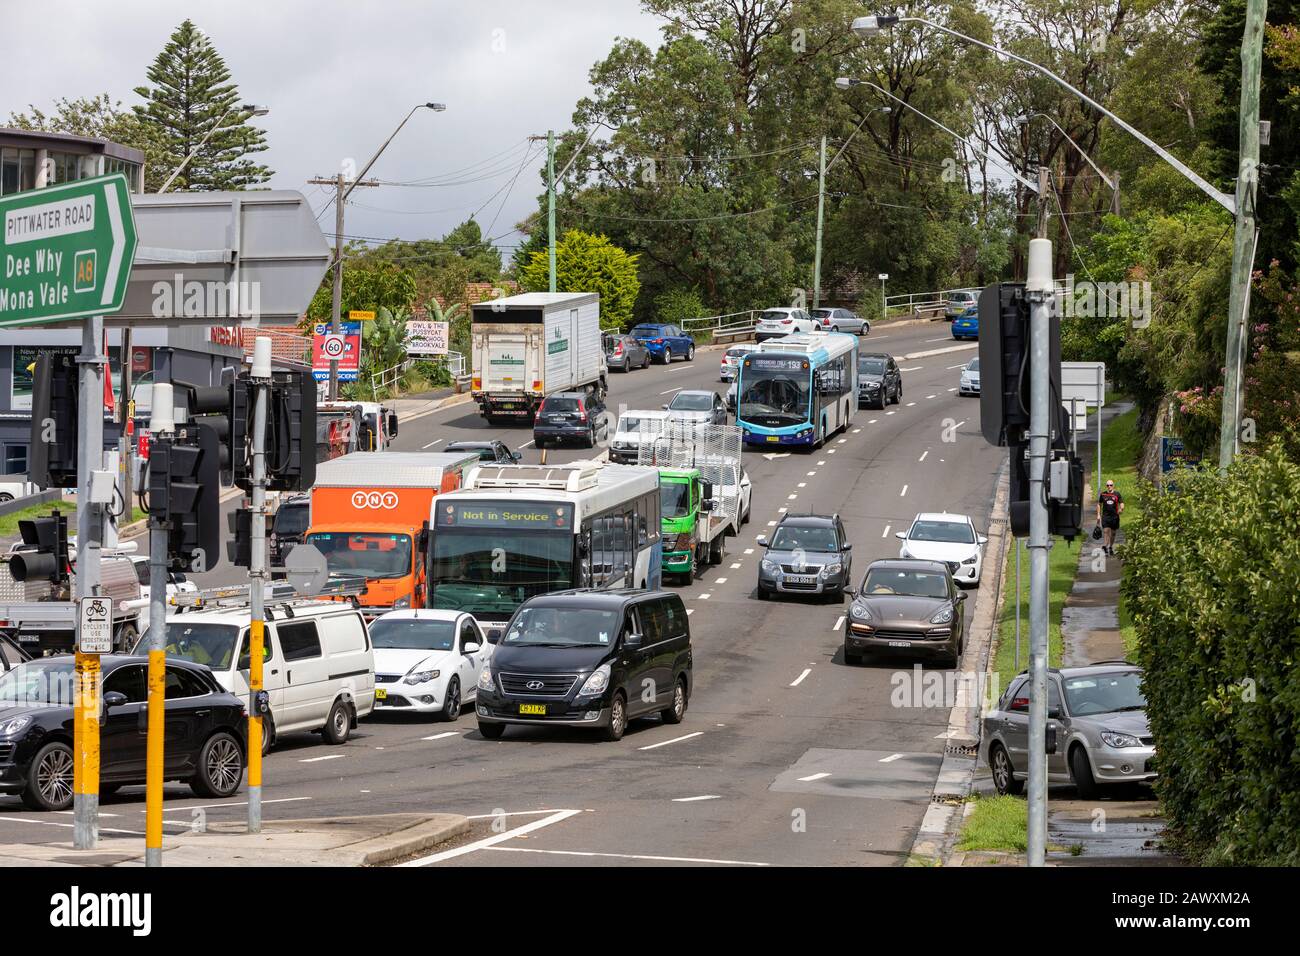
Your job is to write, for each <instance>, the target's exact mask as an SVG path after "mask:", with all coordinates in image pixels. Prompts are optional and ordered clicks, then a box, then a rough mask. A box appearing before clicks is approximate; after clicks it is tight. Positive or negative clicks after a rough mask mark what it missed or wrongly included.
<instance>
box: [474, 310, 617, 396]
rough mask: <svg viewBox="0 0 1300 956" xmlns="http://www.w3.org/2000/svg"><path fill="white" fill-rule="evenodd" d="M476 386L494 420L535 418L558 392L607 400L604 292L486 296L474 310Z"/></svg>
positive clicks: (475, 393) (477, 393)
mask: <svg viewBox="0 0 1300 956" xmlns="http://www.w3.org/2000/svg"><path fill="white" fill-rule="evenodd" d="M470 339H471V351H472V353H473V354H472V361H471V368H472V370H473V371H472V375H471V384H470V391H471V394H472V395H473V397H474V401H475V402H477V403H478V407H479V413H480V414H481V415H482V416H483V417H484V418H485V419H487V420H488V421H489V422H496V421H508V420H516V421H518V420H526V421H530V422H531V421H532V420H533V418H534V417H535V415H536V413H537V408H538V406H540V405H541V404H542V399H544V398H546V396H548V395H553V394H554V393H556V392H570V391H595V392H598V394H599V395H600V396H601V398H604V396H605V392H606V389H607V380H608V374H609V373H608V369H607V366H606V364H605V350H604V349H603V348H602V347H601V342H600V295H599V294H597V293H595V292H525V293H523V294H521V295H512V296H506V297H504V298H501V299H492V300H490V301H488V302H479V303H477V304H476V305H474V307H473V309H472V312H471V316H470Z"/></svg>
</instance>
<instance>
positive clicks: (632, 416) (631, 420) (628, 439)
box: [609, 409, 670, 465]
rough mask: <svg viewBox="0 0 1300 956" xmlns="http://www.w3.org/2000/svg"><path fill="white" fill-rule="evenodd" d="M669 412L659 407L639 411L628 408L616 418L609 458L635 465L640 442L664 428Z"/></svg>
mask: <svg viewBox="0 0 1300 956" xmlns="http://www.w3.org/2000/svg"><path fill="white" fill-rule="evenodd" d="M669 417H670V416H669V413H668V412H665V411H663V410H661V409H654V410H653V411H639V410H637V409H629V410H628V411H625V412H623V414H622V415H620V416H619V419H618V427H617V428H615V429H614V438H613V440H612V441H611V442H610V443H609V460H610V461H612V462H617V463H619V464H624V465H635V464H636V463H637V459H638V458H639V457H640V449H641V444H642V442H644V441H646V440H647V439H649V438H650V437H652V436H654V435H658V434H659V433H660V432H662V431H663V430H664V423H665V422H666V421H668V419H669Z"/></svg>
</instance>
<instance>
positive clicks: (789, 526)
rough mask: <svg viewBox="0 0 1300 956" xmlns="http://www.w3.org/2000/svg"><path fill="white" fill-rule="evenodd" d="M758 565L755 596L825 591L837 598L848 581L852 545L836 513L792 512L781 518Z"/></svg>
mask: <svg viewBox="0 0 1300 956" xmlns="http://www.w3.org/2000/svg"><path fill="white" fill-rule="evenodd" d="M758 543H759V545H760V546H761V547H763V548H766V549H767V553H766V554H764V555H763V559H762V560H761V561H760V562H759V565H758V599H759V600H760V601H764V600H766V599H767V598H768V597H770V596H771V595H773V594H817V595H822V594H828V595H830V596H831V597H832V598H834V599H835V600H837V601H838V600H841V599H842V598H843V595H844V589H845V588H846V587H848V584H849V581H850V580H851V572H852V566H853V555H852V554H851V553H850V552H851V551H852V550H853V545H851V544H850V543H849V541H848V536H847V535H846V534H845V532H844V523H843V522H842V521H840V516H839V515H837V514H833V515H792V514H787V515H785V516H784V517H782V518H781V522H780V524H778V525H777V526H776V530H775V531H773V532H772V540H770V541H769V540H768V539H767V535H763V534H760V535H759V536H758Z"/></svg>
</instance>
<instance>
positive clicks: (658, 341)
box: [650, 339, 664, 345]
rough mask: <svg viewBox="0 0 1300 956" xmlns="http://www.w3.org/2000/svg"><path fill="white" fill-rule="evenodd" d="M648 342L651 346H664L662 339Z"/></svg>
mask: <svg viewBox="0 0 1300 956" xmlns="http://www.w3.org/2000/svg"><path fill="white" fill-rule="evenodd" d="M650 341H651V342H652V343H653V344H655V345H663V344H664V340H663V339H651V340H650Z"/></svg>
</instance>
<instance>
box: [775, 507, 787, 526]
mask: <svg viewBox="0 0 1300 956" xmlns="http://www.w3.org/2000/svg"><path fill="white" fill-rule="evenodd" d="M776 510H777V511H779V512H780V513H781V514H785V513H786V512H787V511H789V510H790V509H789V508H777V509H776ZM772 523H773V524H776V522H775V521H774V522H772Z"/></svg>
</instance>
